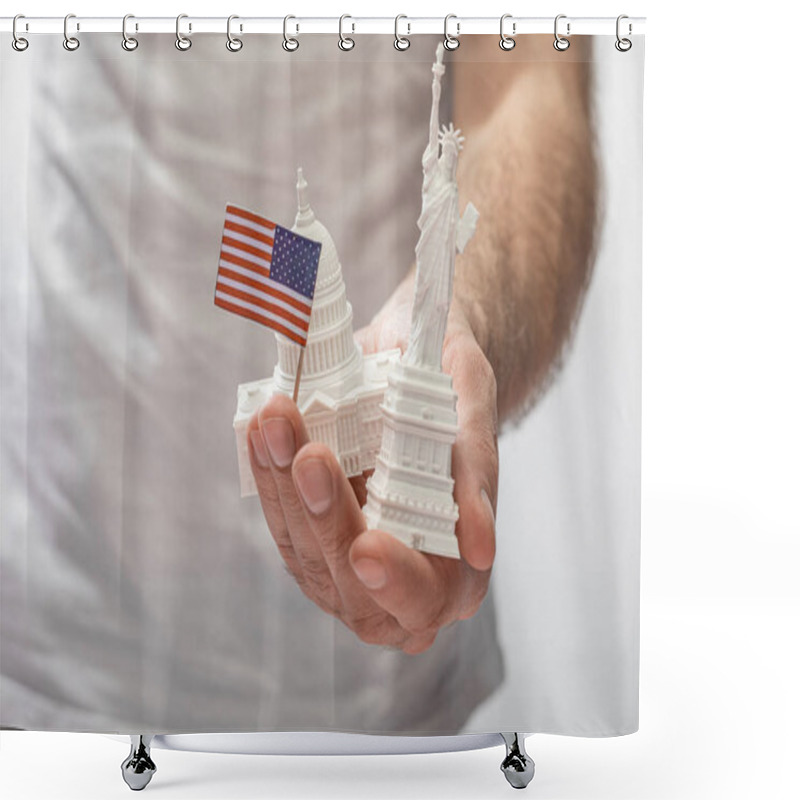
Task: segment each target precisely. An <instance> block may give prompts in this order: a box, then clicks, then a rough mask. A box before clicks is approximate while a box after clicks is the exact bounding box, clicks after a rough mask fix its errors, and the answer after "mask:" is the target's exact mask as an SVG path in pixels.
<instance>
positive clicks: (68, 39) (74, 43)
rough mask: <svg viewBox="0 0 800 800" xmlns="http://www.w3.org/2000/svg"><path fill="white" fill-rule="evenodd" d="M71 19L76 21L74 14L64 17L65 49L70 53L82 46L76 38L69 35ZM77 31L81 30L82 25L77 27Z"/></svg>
mask: <svg viewBox="0 0 800 800" xmlns="http://www.w3.org/2000/svg"><path fill="white" fill-rule="evenodd" d="M71 19H75V15H74V14H67V16H66V17H64V49H65V50H69V51H70V52H72V51H74V50H77V49H78V48H79V47H80V46H81V43H80V41H78V39H77V38H76V37H75V36H70V35H69V21H70V20H71ZM77 30H80V25H78V26H77Z"/></svg>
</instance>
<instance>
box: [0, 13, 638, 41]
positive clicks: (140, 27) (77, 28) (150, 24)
mask: <svg viewBox="0 0 800 800" xmlns="http://www.w3.org/2000/svg"><path fill="white" fill-rule="evenodd" d="M645 21H646V18H645V17H626V18H625V20H624V23H623V29H622V31H623V35H625V36H630V35H636V34H643V33H644V28H645ZM554 23H555V18H554V17H515V16H510V15H505V21H504V23H503V25H504V30H505V32H506V34H508V35H514V36H519V35H522V34H526V33H549V34H551V35H552V34H553V30H554ZM395 24H396V23H395V18H394V17H355V16H353V17H351V16H349V15H346V18H345V19H344V21H343V22H342V23H341V30H342V31H343V32H344V33H345V34H353V33H355V34H358V33H385V34H394V33H395ZM397 25H398V32H399V33H400V34H401V35H402V36H409V35H410V36H414V35H415V34H443V33H444V28H445V20H444V17H405V16H402V17H401V18H400V19H399V21H398V22H397ZM558 26H559V31H560V33H561V35H562V36H563V35H569V36H590V35H593V34H594V35H607V36H614V35H615V33H616V30H617V18H616V17H570V16H567V15H559V21H558ZM567 26H569V30H568V29H567ZM12 28H13V17H0V31H2V32H6V33H11V31H12ZM175 28H176V18H175V17H136V16H132V17H129V19H128V23H127V30H128V33H129V34H133V33H175ZM233 29H234V30H235V31H236V33H237V34H247V33H277V34H282V33H283V32H284V17H237V18H236V20H235V23H234V28H233ZM69 30H70V33H121V31H122V17H81V16H77V15H75V16H70V19H69ZM181 30H182V31H183V32H184V33H189V34H197V33H221V34H225V33H226V32H227V30H228V18H227V17H194V16H190V15H186V16H183V15H182V19H181ZM289 31H290V33H291V34H292V35H295V34H297V33H339V31H340V20H339V17H303V16H296V17H294V16H293V17H292V18H291V21H290V23H289ZM448 31H449V32H450V34H451V35H453V36H464V35H469V34H479V33H495V34H498V35H499V33H500V16H499V15H498V16H497V17H458V16H457V15H451V16H450V19H449V21H448ZM17 32H18V34H20V35H22V34H26V33H30V34H38V33H63V32H64V17H35V16H31V17H20V19H19V20H18V21H17Z"/></svg>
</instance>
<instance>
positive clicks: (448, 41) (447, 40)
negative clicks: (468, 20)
mask: <svg viewBox="0 0 800 800" xmlns="http://www.w3.org/2000/svg"><path fill="white" fill-rule="evenodd" d="M451 19H454V20H456V35H455V36H451V35H450V33H449V32H448V30H447V23H448V22H450V20H451ZM460 33H461V23H460V22H458V18H457V17H456V15H455V14H448V15H447V16H446V17H445V18H444V41H443V44H444V47H445V50H458V46H459V45H460V44H461V42H459V41H458V36H459V34H460Z"/></svg>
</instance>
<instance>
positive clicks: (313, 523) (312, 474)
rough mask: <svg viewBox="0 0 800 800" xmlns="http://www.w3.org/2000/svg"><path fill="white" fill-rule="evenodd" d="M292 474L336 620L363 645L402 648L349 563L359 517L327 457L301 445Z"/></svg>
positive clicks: (392, 624) (403, 638)
mask: <svg viewBox="0 0 800 800" xmlns="http://www.w3.org/2000/svg"><path fill="white" fill-rule="evenodd" d="M292 474H293V477H294V482H295V485H296V487H297V491H298V496H299V497H300V498H301V499H302V501H303V503H304V510H305V516H306V523H307V526H308V528H309V530H310V531H311V532H312V533H313V535H314V536H315V537H316V539H317V541H318V542H319V545H320V548H321V550H322V554H323V556H324V558H325V561H326V562H327V566H328V569H329V570H330V573H331V575H332V576H333V580H334V582H335V583H336V587H337V590H338V592H339V595H340V597H341V600H342V616H341V619H342V621H343V622H345V624H347V625H348V626H349V627H350V628H352V629H353V630H354V631H355V632H356V633H357V634H358V635H359V637H360V638H361V639H362V640H364V641H366V642H371V643H379V644H390V645H392V646H395V647H400V646H403V645H405V644H406V642H407V641H408V639H409V634H408V632H406V631H404V630H403V629H402V628H401V627H400V625H399V624H398V623H397V620H395V619H394V618H393V617H392V616H391V615H390V614H387V613H386V611H385V610H384V609H383V608H381V606H380V605H378V604H377V603H376V602H375V601H374V600H373V599H372V598H371V597H370V596H369V593H368V592H367V591H366V590H365V587H364V584H363V583H362V582H361V581H360V580H359V578H358V577H357V575H356V574H355V573H354V571H353V567H352V565H351V564H350V559H349V552H350V545H351V544H352V542H353V541H354V540H355V539H356V537H358V536H359V534H361V533H362V532H363V531H364V529H365V523H364V516H363V514H362V513H361V508H360V506H359V504H358V500H357V499H356V496H355V493H354V492H353V489H352V486H351V485H350V482H349V481H348V480H347V478H346V476H345V474H344V472H343V470H342V468H341V467H340V466H339V463H338V461H337V460H336V458H335V457H334V455H333V453H331V451H330V450H329V449H328V448H327V447H325V446H324V445H321V444H318V443H316V442H312V443H310V444H307V445H306V446H305V447H303V449H302V450H301V451H300V452H299V453H298V455H297V457H296V458H295V462H294V465H293V468H292Z"/></svg>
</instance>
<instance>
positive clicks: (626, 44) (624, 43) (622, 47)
mask: <svg viewBox="0 0 800 800" xmlns="http://www.w3.org/2000/svg"><path fill="white" fill-rule="evenodd" d="M624 19H628V15H627V14H620V15H619V16H618V17H617V41H616V42H614V47H616V48H617V50H619V51H620V53H627V52H628V50H630V49H631V47H633V42H632V41H631V40H630V39H622V38H620V35H619V24H620V22H622V20H624ZM631 33H633V26H632V25H631V24H630V22H629V23H628V36H630V35H631Z"/></svg>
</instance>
